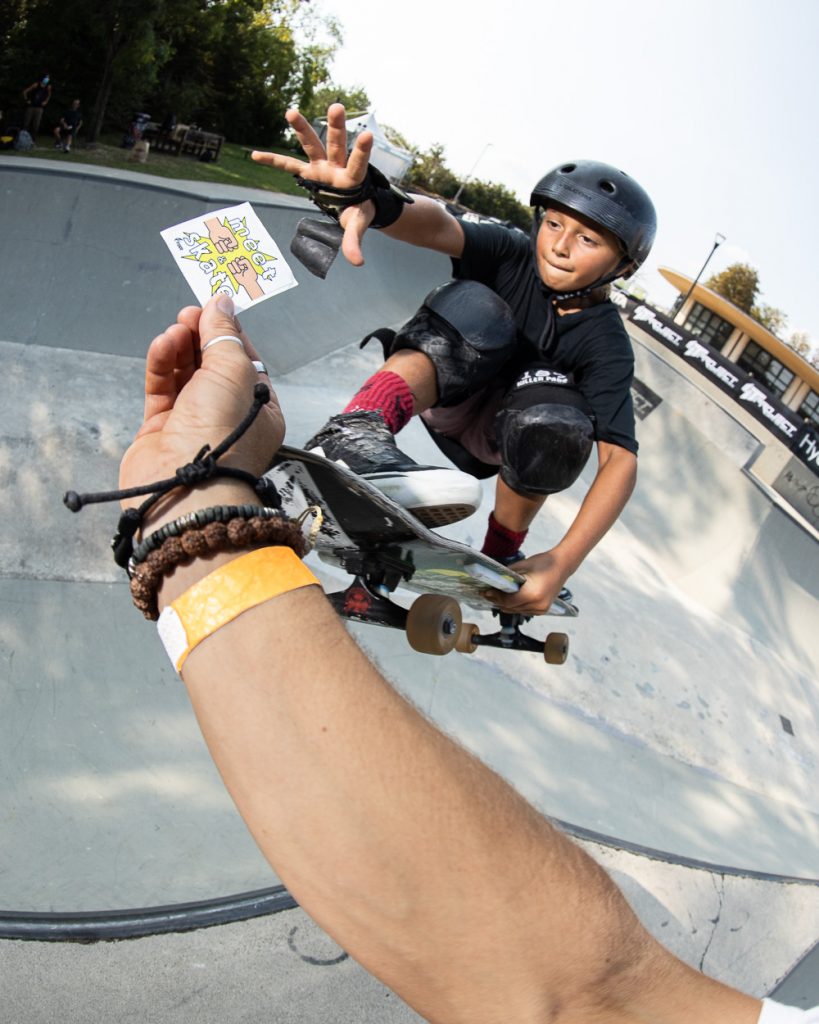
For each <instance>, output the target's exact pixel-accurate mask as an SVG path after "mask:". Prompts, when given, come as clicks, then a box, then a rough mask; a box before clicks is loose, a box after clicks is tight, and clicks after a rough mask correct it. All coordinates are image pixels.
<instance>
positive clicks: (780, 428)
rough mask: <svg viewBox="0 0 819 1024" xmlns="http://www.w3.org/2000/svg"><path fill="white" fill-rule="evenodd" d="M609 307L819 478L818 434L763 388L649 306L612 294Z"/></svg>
mask: <svg viewBox="0 0 819 1024" xmlns="http://www.w3.org/2000/svg"><path fill="white" fill-rule="evenodd" d="M611 298H612V302H613V303H614V304H615V305H616V306H617V307H618V308H619V309H621V310H623V312H624V313H625V315H626V318H627V319H628V320H629V321H631V323H633V324H635V325H636V326H638V327H640V328H641V329H642V330H644V331H645V332H646V333H647V334H650V335H651V337H653V338H656V339H657V340H658V341H659V342H661V343H662V344H663V345H665V346H666V348H670V349H671V350H672V351H674V352H676V353H677V355H678V356H679V357H680V358H681V359H684V360H685V361H686V362H687V363H688V364H689V365H691V366H693V367H695V368H696V369H697V370H698V371H699V372H700V373H701V374H702V375H703V376H704V377H707V378H708V379H709V380H710V381H712V382H713V383H714V384H716V385H717V387H718V388H720V389H721V390H722V391H725V392H726V393H727V394H729V395H731V396H732V397H733V398H734V399H735V400H736V402H737V404H738V405H740V406H741V407H742V408H743V409H745V410H746V412H748V413H750V415H751V416H753V417H754V418H755V419H757V420H759V421H760V423H763V424H764V425H765V426H766V427H767V428H768V429H769V430H770V431H771V432H772V433H774V434H776V435H777V436H778V437H779V438H780V440H781V441H782V442H783V443H784V444H786V445H787V446H788V447H789V448H790V449H791V451H792V452H793V453H794V455H795V456H796V457H797V458H798V459H800V460H801V461H802V462H804V463H805V465H807V466H809V467H810V468H811V469H812V470H813V471H814V473H816V474H817V475H819V433H817V431H816V430H815V429H814V428H813V427H812V426H809V425H807V424H805V423H803V421H802V420H801V419H800V418H799V416H798V415H797V414H796V413H795V412H794V411H793V410H792V409H789V408H788V407H787V406H785V405H783V404H782V402H780V401H779V399H778V398H776V397H775V396H774V395H772V394H771V393H770V391H768V389H767V388H766V387H764V386H763V385H762V384H760V383H759V381H757V380H756V379H755V378H753V377H752V376H751V375H750V374H749V373H746V372H745V371H744V370H742V369H740V367H739V366H737V364H736V363H733V362H731V360H730V359H726V358H725V356H723V355H722V354H721V353H720V352H718V351H717V350H716V349H714V348H711V346H710V345H707V344H705V342H703V341H700V339H699V338H696V337H695V336H694V335H693V334H691V333H690V332H689V331H685V330H683V328H682V327H681V326H680V325H679V324H675V323H674V321H673V320H670V319H669V318H668V317H667V316H665V315H664V314H662V313H660V312H659V311H658V310H656V309H654V307H653V306H649V305H648V303H646V302H642V301H640V300H638V299H634V298H632V296H630V295H628V294H627V293H625V292H623V291H621V290H620V289H617V288H613V289H612V297H611Z"/></svg>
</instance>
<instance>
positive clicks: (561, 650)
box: [543, 633, 569, 665]
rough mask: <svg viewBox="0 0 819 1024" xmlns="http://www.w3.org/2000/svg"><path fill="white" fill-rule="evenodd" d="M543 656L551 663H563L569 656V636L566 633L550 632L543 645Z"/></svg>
mask: <svg viewBox="0 0 819 1024" xmlns="http://www.w3.org/2000/svg"><path fill="white" fill-rule="evenodd" d="M543 657H544V658H545V659H546V662H547V664H549V665H562V664H563V663H564V662H565V660H566V659H567V658H568V657H569V638H568V636H567V635H566V634H565V633H549V635H548V636H547V637H546V643H544V645H543Z"/></svg>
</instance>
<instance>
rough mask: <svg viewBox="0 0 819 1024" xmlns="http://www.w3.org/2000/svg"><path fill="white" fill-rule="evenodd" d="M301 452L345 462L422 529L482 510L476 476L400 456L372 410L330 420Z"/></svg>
mask: <svg viewBox="0 0 819 1024" xmlns="http://www.w3.org/2000/svg"><path fill="white" fill-rule="evenodd" d="M304 447H305V449H306V450H307V451H315V452H318V453H319V454H320V455H324V457H325V458H327V459H331V460H332V461H333V462H341V463H343V464H344V465H345V466H347V468H348V469H351V470H352V471H353V472H354V473H358V475H359V476H361V477H363V478H364V479H365V480H367V481H369V483H371V484H373V485H374V486H375V487H377V488H378V489H379V490H380V491H382V492H383V493H384V494H386V496H387V497H388V498H391V499H392V500H393V501H394V502H396V504H398V505H401V506H403V507H404V508H405V509H407V511H408V512H412V514H413V515H414V516H415V517H416V518H417V519H418V520H420V522H422V523H423V524H424V525H425V526H446V525H447V524H448V523H457V522H458V521H459V520H461V519H466V518H467V516H471V515H472V513H473V512H475V511H476V510H477V508H478V506H479V505H480V501H481V486H480V484H479V483H478V481H477V480H476V479H475V478H474V477H471V476H469V475H468V474H467V473H462V472H460V470H457V469H444V468H443V467H440V466H419V465H418V463H417V462H415V461H414V460H413V459H411V458H410V457H409V455H405V454H404V453H403V452H402V451H401V449H400V448H399V447H398V445H397V444H396V443H395V437H394V436H393V434H392V432H391V431H390V429H389V427H388V426H387V424H386V423H385V422H384V419H383V417H382V416H381V415H380V414H379V413H378V412H375V411H372V412H371V411H366V412H364V411H362V412H343V413H340V414H339V415H338V416H331V417H330V419H329V420H328V421H327V423H326V424H325V425H324V426H323V427H322V428H321V430H319V431H318V433H317V434H315V435H314V436H313V437H311V438H310V440H309V441H308V442H307V443H306V444H305V445H304Z"/></svg>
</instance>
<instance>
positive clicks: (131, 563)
mask: <svg viewBox="0 0 819 1024" xmlns="http://www.w3.org/2000/svg"><path fill="white" fill-rule="evenodd" d="M255 518H259V519H273V518H281V512H280V511H279V509H275V508H264V507H262V506H261V505H214V506H212V507H211V508H202V509H199V510H198V511H197V512H188V513H187V514H186V515H184V516H179V518H178V519H174V520H173V522H171V523H165V525H164V526H161V527H160V528H159V529H158V530H155V531H154V532H153V533H151V534H149V535H148V536H147V537H145V539H144V540H142V541H140V542H139V544H136V545H135V546H134V551H133V554H132V555H131V557H130V558H129V559H128V570H127V571H128V575H129V576H133V575H134V570H135V569H136V567H137V565H139V563H140V562H144V561H145V559H146V558H147V556H148V555H149V554H150V553H151V552H152V551H155V550H156V548H158V547H160V545H162V544H163V543H164V542H165V541H166V540H167V539H168V537H179V536H181V534H183V533H187V532H188V531H189V530H196V529H201V527H203V526H207V525H208V524H209V523H226V522H229V521H230V520H231V519H255Z"/></svg>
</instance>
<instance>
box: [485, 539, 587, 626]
mask: <svg viewBox="0 0 819 1024" xmlns="http://www.w3.org/2000/svg"><path fill="white" fill-rule="evenodd" d="M509 568H510V569H514V570H515V572H519V573H521V575H523V576H525V577H526V582H525V583H524V584H523V586H522V587H521V588H520V590H519V591H518V592H517V593H515V594H504V593H502V592H501V591H500V590H486V591H484V597H487V598H488V599H489V600H490V601H491V602H492V603H493V604H494V605H495V606H496V607H497V608H500V609H501V611H504V612H517V613H519V614H521V615H543V614H545V613H546V612H547V611H548V610H549V608H550V607H551V604H552V602H553V601H554V599H555V598H556V597H557V595H558V594H559V593H560V590H561V588H562V587H563V584H564V583H565V582H566V579H567V578H568V575H569V573H568V572H567V570H566V567H565V565H564V564H563V562H562V561H561V559H560V558H559V557H558V555H557V553H556V551H555V550H552V551H544V552H542V553H541V554H539V555H533V556H532V557H531V558H524V559H523V561H520V562H515V563H514V565H510V566H509Z"/></svg>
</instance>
